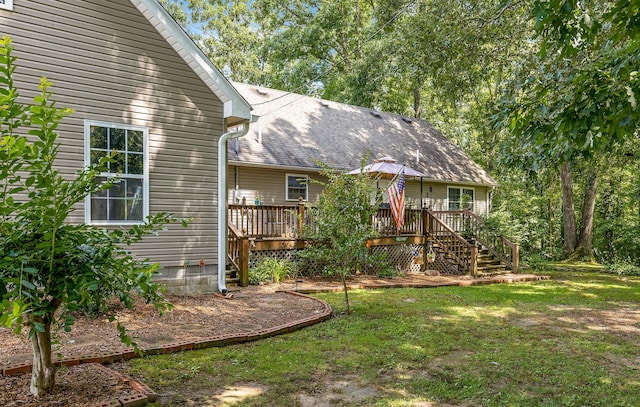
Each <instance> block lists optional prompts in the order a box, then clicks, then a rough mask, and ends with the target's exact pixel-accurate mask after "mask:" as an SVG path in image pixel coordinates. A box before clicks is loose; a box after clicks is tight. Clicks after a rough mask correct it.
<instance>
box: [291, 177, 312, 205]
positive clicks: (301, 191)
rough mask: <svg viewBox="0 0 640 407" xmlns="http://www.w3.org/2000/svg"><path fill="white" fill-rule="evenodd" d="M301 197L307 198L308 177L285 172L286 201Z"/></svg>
mask: <svg viewBox="0 0 640 407" xmlns="http://www.w3.org/2000/svg"><path fill="white" fill-rule="evenodd" d="M300 197H302V199H303V200H304V201H307V200H309V177H308V176H306V175H299V174H287V197H286V198H287V201H297V200H299V199H300Z"/></svg>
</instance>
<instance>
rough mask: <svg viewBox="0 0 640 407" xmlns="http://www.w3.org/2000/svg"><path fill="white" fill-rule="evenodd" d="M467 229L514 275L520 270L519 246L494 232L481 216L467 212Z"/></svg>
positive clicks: (465, 214)
mask: <svg viewBox="0 0 640 407" xmlns="http://www.w3.org/2000/svg"><path fill="white" fill-rule="evenodd" d="M464 217H465V228H466V231H468V233H469V234H471V235H473V237H474V239H476V240H477V241H478V242H479V243H480V244H482V245H483V246H484V247H486V248H487V249H488V250H489V253H491V254H492V255H494V256H495V257H497V258H498V259H500V260H502V261H504V262H505V264H506V265H507V267H509V268H511V270H512V271H513V272H514V273H517V272H518V269H519V257H520V256H519V245H518V244H517V243H513V242H512V241H510V240H509V239H507V238H506V237H504V236H503V235H499V234H497V233H495V232H493V231H492V230H491V229H490V228H489V227H488V225H487V224H486V223H485V222H484V219H482V218H481V217H480V216H478V215H476V214H475V213H473V212H472V211H470V210H469V209H467V210H465V213H464Z"/></svg>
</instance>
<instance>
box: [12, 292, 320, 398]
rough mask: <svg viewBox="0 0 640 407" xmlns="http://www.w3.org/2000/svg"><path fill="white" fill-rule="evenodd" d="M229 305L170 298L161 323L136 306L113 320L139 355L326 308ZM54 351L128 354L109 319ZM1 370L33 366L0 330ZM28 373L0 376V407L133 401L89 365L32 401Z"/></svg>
mask: <svg viewBox="0 0 640 407" xmlns="http://www.w3.org/2000/svg"><path fill="white" fill-rule="evenodd" d="M233 294H234V295H233V298H232V299H225V298H222V297H220V296H216V295H198V296H186V297H183V296H175V297H170V298H169V301H170V302H171V303H173V305H174V308H173V309H172V310H170V311H168V312H167V313H166V314H165V315H163V316H161V315H159V313H158V312H157V311H156V310H155V309H154V308H153V307H152V306H151V305H147V304H144V303H143V302H140V303H137V304H136V306H135V308H134V310H127V309H125V308H118V309H117V317H118V320H119V321H121V322H122V323H124V324H125V326H126V327H127V328H128V329H129V332H130V335H131V336H132V337H133V338H134V340H135V341H136V342H137V343H138V346H140V347H141V348H153V347H158V346H161V345H166V344H175V343H181V342H182V343H184V342H193V341H197V340H203V339H206V338H210V337H214V336H219V335H226V336H233V335H239V336H242V335H245V336H246V335H248V334H251V333H253V332H258V331H264V330H269V329H273V328H277V327H280V326H282V325H283V324H285V325H286V324H287V323H291V322H292V321H301V320H308V319H309V318H310V317H313V316H314V315H319V314H322V313H326V311H327V308H326V304H324V303H322V302H319V301H317V300H314V299H310V298H308V297H304V296H300V295H292V294H287V293H282V292H277V293H276V292H273V290H270V289H267V288H264V287H247V288H243V289H242V290H241V291H235V292H233ZM58 339H59V348H58V349H54V352H58V354H59V356H60V357H62V358H65V359H74V358H81V357H86V356H88V355H96V354H103V353H114V352H115V353H117V352H125V351H126V350H127V347H126V346H125V345H123V344H122V343H121V342H120V339H119V336H118V332H117V329H116V327H115V323H111V322H109V321H108V320H107V319H106V318H104V317H102V318H94V319H91V318H87V317H84V316H82V315H78V316H77V319H76V322H75V324H74V326H73V330H72V331H71V332H70V333H66V332H60V333H59V335H58ZM0 343H2V344H3V345H2V355H0V368H7V367H9V366H15V365H17V364H21V363H25V362H27V363H29V362H30V361H31V358H32V356H31V347H30V343H29V341H28V340H26V339H25V338H24V337H18V336H15V335H13V334H11V332H10V331H9V330H8V329H5V328H0ZM30 377H31V375H30V373H26V374H21V375H17V376H0V389H1V394H0V405H1V406H20V407H36V406H38V407H54V406H91V405H95V404H96V403H99V402H106V401H111V400H117V399H118V398H120V397H126V396H131V395H132V392H133V393H134V394H137V393H136V391H135V390H132V389H131V387H130V386H129V385H128V383H127V382H126V381H124V382H123V381H122V380H118V377H117V376H115V377H114V376H113V375H110V374H107V373H106V372H105V369H100V368H96V367H95V366H92V365H79V366H70V367H62V368H61V369H60V370H59V372H58V374H57V375H56V383H57V384H56V386H57V387H56V391H55V394H53V395H52V396H50V397H46V398H41V399H35V398H34V397H33V396H31V395H30V394H29V382H30Z"/></svg>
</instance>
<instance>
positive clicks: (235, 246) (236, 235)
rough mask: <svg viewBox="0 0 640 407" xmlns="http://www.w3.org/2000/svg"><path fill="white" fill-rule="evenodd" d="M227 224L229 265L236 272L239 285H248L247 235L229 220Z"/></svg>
mask: <svg viewBox="0 0 640 407" xmlns="http://www.w3.org/2000/svg"><path fill="white" fill-rule="evenodd" d="M228 224H229V236H228V249H227V259H228V260H229V262H230V263H231V267H233V268H234V269H235V271H236V272H237V273H238V280H239V281H238V284H239V285H240V286H241V287H246V286H247V285H249V237H248V236H247V235H245V234H244V233H242V231H240V230H239V229H238V228H237V227H236V226H235V225H233V224H232V223H231V221H229V222H228Z"/></svg>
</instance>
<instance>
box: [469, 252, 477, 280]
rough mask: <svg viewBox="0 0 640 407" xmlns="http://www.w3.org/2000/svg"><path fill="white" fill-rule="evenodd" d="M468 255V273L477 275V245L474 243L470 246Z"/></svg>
mask: <svg viewBox="0 0 640 407" xmlns="http://www.w3.org/2000/svg"><path fill="white" fill-rule="evenodd" d="M469 250H470V252H471V253H470V256H469V273H470V274H471V275H472V276H474V277H478V247H477V246H476V245H473V246H471V248H470V249H469Z"/></svg>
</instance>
